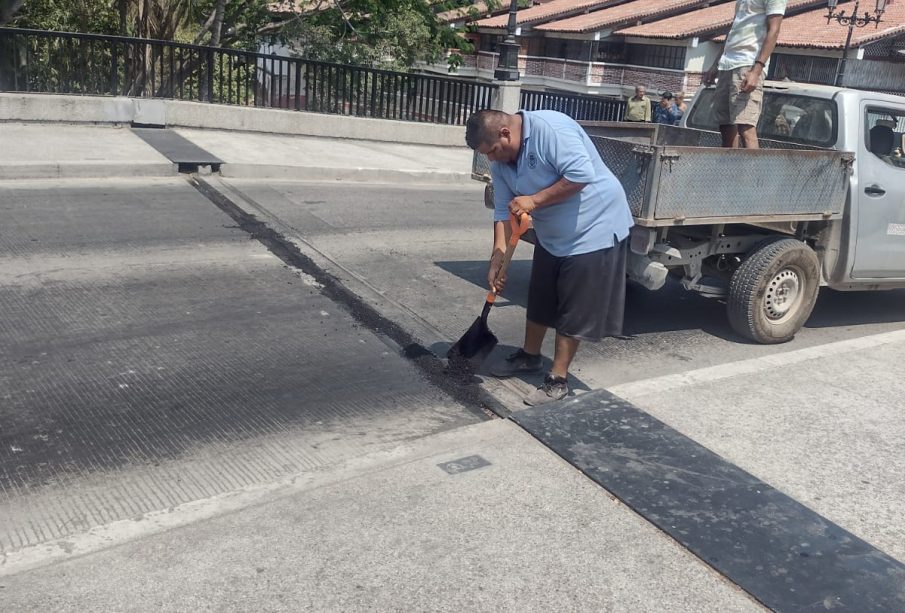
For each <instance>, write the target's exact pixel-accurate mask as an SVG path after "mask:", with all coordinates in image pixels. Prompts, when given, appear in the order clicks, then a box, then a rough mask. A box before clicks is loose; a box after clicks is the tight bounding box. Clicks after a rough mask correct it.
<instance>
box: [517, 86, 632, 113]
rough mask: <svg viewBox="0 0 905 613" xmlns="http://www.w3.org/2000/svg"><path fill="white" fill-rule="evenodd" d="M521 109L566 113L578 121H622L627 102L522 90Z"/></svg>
mask: <svg viewBox="0 0 905 613" xmlns="http://www.w3.org/2000/svg"><path fill="white" fill-rule="evenodd" d="M520 106H521V108H523V109H525V110H526V111H540V110H550V111H559V112H560V113H565V114H566V115H568V116H569V117H571V118H572V119H575V120H576V121H622V118H623V117H625V102H624V101H623V100H619V99H617V98H604V97H602V96H588V95H582V94H559V93H553V92H537V91H528V90H524V89H523V90H522V95H521V103H520Z"/></svg>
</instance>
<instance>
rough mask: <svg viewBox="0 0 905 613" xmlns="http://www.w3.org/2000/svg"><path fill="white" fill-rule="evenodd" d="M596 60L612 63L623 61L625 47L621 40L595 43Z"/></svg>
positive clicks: (624, 58) (625, 57) (624, 59)
mask: <svg viewBox="0 0 905 613" xmlns="http://www.w3.org/2000/svg"><path fill="white" fill-rule="evenodd" d="M596 57H597V61H598V62H611V63H613V64H623V63H625V61H626V59H627V56H626V49H625V43H622V42H618V43H615V42H607V43H597V55H596Z"/></svg>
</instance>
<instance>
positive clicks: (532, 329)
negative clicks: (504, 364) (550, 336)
mask: <svg viewBox="0 0 905 613" xmlns="http://www.w3.org/2000/svg"><path fill="white" fill-rule="evenodd" d="M546 335H547V326H542V325H540V324H536V323H534V322H533V321H528V320H527V319H526V320H525V346H524V347H523V348H522V349H523V350H524V351H525V353H530V354H531V355H537V354H539V353H540V350H541V346H542V345H543V344H544V337H545V336H546Z"/></svg>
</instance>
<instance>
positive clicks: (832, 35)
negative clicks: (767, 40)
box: [777, 0, 905, 49]
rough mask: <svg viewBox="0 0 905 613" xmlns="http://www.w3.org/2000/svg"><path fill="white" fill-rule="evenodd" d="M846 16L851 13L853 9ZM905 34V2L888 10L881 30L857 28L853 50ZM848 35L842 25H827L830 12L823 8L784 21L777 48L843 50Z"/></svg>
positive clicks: (850, 4) (842, 5)
mask: <svg viewBox="0 0 905 613" xmlns="http://www.w3.org/2000/svg"><path fill="white" fill-rule="evenodd" d="M847 6H848V7H850V6H852V3H851V2H840V3H839V9H845V8H846V7H847ZM863 6H864V5H863V3H862V7H863ZM846 12H851V9H850V8H849V9H848V10H847V11H846ZM902 33H905V0H898V1H897V2H894V3H892V4H890V5H888V6H887V7H886V12H885V13H883V21H882V22H881V23H880V24H879V26H878V27H876V28H875V27H874V26H873V25H868V26H866V27H863V28H855V30H854V32H853V33H852V47H860V46H861V45H865V44H867V43H870V42H873V41H877V40H880V39H883V38H889V37H890V36H895V35H898V34H902ZM847 34H848V28H846V27H844V26H841V25H839V24H838V23H836V21H835V20H833V21H831V22H829V23H827V21H826V9H825V8H821V9H816V10H813V11H808V12H807V13H802V14H800V15H795V16H793V17H789V18H787V19H783V21H782V30H780V32H779V40H778V41H777V44H779V45H781V46H783V47H798V48H805V49H843V48H844V47H845V37H846V35H847Z"/></svg>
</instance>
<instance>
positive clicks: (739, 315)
mask: <svg viewBox="0 0 905 613" xmlns="http://www.w3.org/2000/svg"><path fill="white" fill-rule="evenodd" d="M819 283H820V264H819V262H818V261H817V254H815V253H814V251H813V249H811V248H810V247H809V246H808V245H806V244H805V243H803V242H801V241H799V240H796V239H794V238H771V239H768V240H766V241H763V242H761V243H759V244H758V245H757V246H755V247H754V249H752V250H751V253H750V255H749V256H748V258H747V259H745V261H744V262H742V265H741V266H739V267H738V270H736V271H735V273H734V274H733V275H732V279H731V280H730V282H729V300H728V311H729V323H730V324H731V325H732V328H733V330H735V331H736V332H738V333H739V334H741V335H742V336H745V337H747V338H750V339H751V340H753V341H757V342H758V343H763V344H766V345H769V344H775V343H784V342H786V341H790V340H792V338H793V337H794V336H795V334H796V333H797V332H798V331H799V330H800V329H801V327H802V326H803V325H804V323H805V321H807V319H808V317H810V316H811V311H812V310H813V309H814V303H815V302H816V301H817V290H818V289H819Z"/></svg>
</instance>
